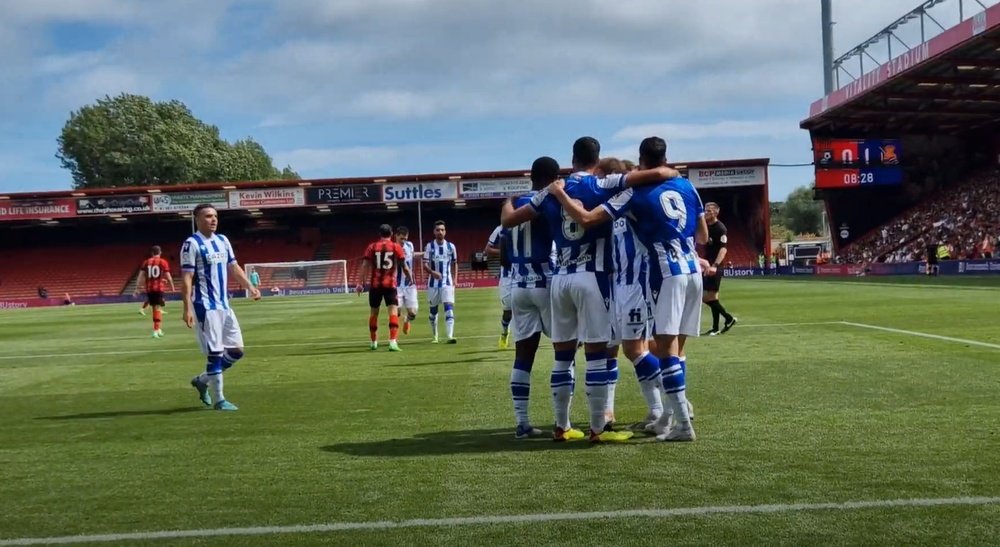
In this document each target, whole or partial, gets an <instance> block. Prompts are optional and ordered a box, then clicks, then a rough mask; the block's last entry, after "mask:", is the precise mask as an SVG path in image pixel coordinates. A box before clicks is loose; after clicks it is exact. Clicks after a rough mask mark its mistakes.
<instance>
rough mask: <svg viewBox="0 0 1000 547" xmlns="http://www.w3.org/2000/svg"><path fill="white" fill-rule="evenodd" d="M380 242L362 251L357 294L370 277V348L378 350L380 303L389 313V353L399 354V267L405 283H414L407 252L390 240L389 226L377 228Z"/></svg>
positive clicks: (390, 227) (390, 230)
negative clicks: (363, 282)
mask: <svg viewBox="0 0 1000 547" xmlns="http://www.w3.org/2000/svg"><path fill="white" fill-rule="evenodd" d="M378 235H379V240H378V241H375V242H373V243H371V244H370V245H368V248H367V249H365V256H364V260H363V261H362V262H361V276H360V277H359V282H358V287H357V290H358V292H359V293H360V292H361V290H362V286H361V283H360V280H362V279H366V278H368V276H369V275H370V276H371V278H370V283H371V287H370V289H369V290H368V305H369V306H370V307H371V314H370V315H369V316H368V331H369V332H370V333H371V340H372V341H371V346H370V347H371V349H372V351H374V350H376V349H378V313H379V308H380V307H381V305H382V303H383V302H384V303H385V307H386V309H387V310H389V351H399V343H398V341H397V337H398V336H399V295H398V294H397V293H396V289H397V287H396V275H397V273H398V272H399V269H400V268H402V270H403V275H404V276H405V278H406V280H407V281H408V282H411V281H412V280H413V272H411V271H410V267H409V266H407V264H406V253H405V252H403V248H402V247H400V246H399V244H398V243H396V242H395V241H393V240H392V239H391V238H392V226H389V225H388V224H383V225H381V226H379V229H378Z"/></svg>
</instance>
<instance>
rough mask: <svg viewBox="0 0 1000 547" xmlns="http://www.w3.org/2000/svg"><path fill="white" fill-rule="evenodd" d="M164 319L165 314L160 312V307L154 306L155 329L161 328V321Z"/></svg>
mask: <svg viewBox="0 0 1000 547" xmlns="http://www.w3.org/2000/svg"><path fill="white" fill-rule="evenodd" d="M161 321H163V314H162V313H160V308H157V307H154V308H153V330H160V322H161Z"/></svg>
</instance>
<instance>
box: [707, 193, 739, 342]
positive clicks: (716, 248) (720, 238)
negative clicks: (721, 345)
mask: <svg viewBox="0 0 1000 547" xmlns="http://www.w3.org/2000/svg"><path fill="white" fill-rule="evenodd" d="M705 222H707V223H708V243H706V244H705V260H707V261H708V262H709V263H710V264H711V265H713V266H715V268H716V270H715V275H706V276H705V285H704V287H705V292H704V296H703V297H702V302H704V303H705V305H706V306H708V307H709V308H711V309H712V330H710V331H708V332H707V333H705V334H707V335H708V336H717V335H719V334H723V333H726V332H729V329H731V328H733V327H734V326H736V318H735V317H733V316H732V315H730V314H729V312H727V311H726V308H724V307H723V306H722V302H719V288H720V287H721V286H722V261H723V260H725V258H726V240H727V237H726V225H725V224H723V223H722V222H721V221H720V220H719V204H718V203H715V202H708V203H706V204H705ZM720 316H721V317H724V318H725V319H726V322H725V324H724V325H723V327H722V331H719V317H720Z"/></svg>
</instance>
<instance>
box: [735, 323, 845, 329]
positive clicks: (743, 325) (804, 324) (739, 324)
mask: <svg viewBox="0 0 1000 547" xmlns="http://www.w3.org/2000/svg"><path fill="white" fill-rule="evenodd" d="M840 323H843V321H816V322H806V323H760V324H757V325H754V324H749V325H745V324H743V323H737V324H736V326H737V327H739V328H741V329H752V328H758V329H761V328H776V327H806V326H810V325H839V324H840Z"/></svg>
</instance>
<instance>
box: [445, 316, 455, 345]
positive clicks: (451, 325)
mask: <svg viewBox="0 0 1000 547" xmlns="http://www.w3.org/2000/svg"><path fill="white" fill-rule="evenodd" d="M444 324H445V326H446V327H447V329H448V338H449V339H450V338H454V337H455V310H444Z"/></svg>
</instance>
